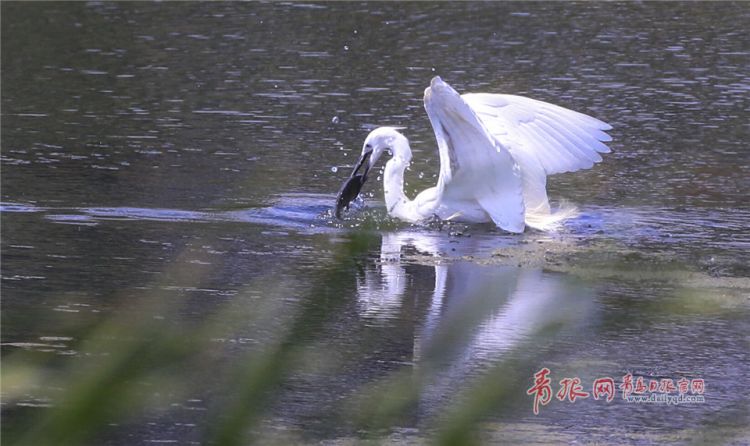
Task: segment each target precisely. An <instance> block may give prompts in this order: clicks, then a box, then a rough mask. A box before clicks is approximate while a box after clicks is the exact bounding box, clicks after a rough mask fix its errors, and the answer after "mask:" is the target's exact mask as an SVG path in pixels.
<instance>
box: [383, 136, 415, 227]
mask: <svg viewBox="0 0 750 446" xmlns="http://www.w3.org/2000/svg"><path fill="white" fill-rule="evenodd" d="M409 163H411V148H410V147H409V141H407V140H406V138H404V137H402V138H399V139H398V140H397V141H394V145H393V158H391V159H390V160H389V161H388V162H387V163H386V164H385V172H384V174H383V190H384V191H385V206H386V209H388V213H389V214H390V215H392V216H394V217H397V218H401V219H404V220H413V219H414V216H413V215H411V213H410V212H409V211H408V206H409V204H410V203H411V201H410V200H409V199H408V198H407V197H406V194H405V193H404V171H405V170H406V168H407V167H409Z"/></svg>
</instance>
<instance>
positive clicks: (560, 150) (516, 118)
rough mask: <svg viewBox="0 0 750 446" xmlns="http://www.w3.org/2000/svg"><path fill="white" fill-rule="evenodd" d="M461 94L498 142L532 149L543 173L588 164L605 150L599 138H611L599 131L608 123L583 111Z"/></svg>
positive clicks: (511, 98)
mask: <svg viewBox="0 0 750 446" xmlns="http://www.w3.org/2000/svg"><path fill="white" fill-rule="evenodd" d="M461 97H462V98H463V99H464V101H466V103H467V104H469V106H470V107H471V108H472V109H473V110H474V112H475V113H476V114H477V116H478V117H479V118H480V119H481V120H482V122H483V123H484V125H485V126H486V127H487V129H488V130H489V131H490V133H492V135H493V136H494V137H495V138H497V139H498V141H500V143H502V144H503V145H504V146H506V147H509V148H511V150H516V151H523V152H524V153H525V154H527V155H532V156H533V158H535V159H536V160H537V161H538V162H539V164H540V165H541V166H542V168H543V169H544V172H545V173H546V174H547V175H551V174H554V173H560V172H573V171H576V170H579V169H588V168H589V167H591V166H593V165H594V163H597V162H599V161H601V160H602V157H601V156H599V153H608V152H609V151H610V150H609V147H607V146H606V145H605V144H604V143H605V142H607V141H611V140H612V138H611V137H610V136H609V135H607V134H606V133H605V131H606V130H610V129H611V128H612V127H611V126H610V125H609V124H607V123H605V122H602V121H600V120H598V119H595V118H592V117H591V116H588V115H584V114H583V113H578V112H575V111H573V110H569V109H567V108H563V107H559V106H557V105H553V104H549V103H547V102H542V101H537V100H535V99H529V98H524V97H521V96H513V95H505V94H488V93H467V94H464V95H462V96H461ZM519 163H521V164H522V167H523V163H522V162H521V161H520V160H519Z"/></svg>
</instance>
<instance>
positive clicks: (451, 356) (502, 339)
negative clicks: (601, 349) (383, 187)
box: [357, 232, 595, 407]
mask: <svg viewBox="0 0 750 446" xmlns="http://www.w3.org/2000/svg"><path fill="white" fill-rule="evenodd" d="M476 243H477V241H476V240H475V238H460V237H459V238H456V237H449V236H447V235H444V234H442V233H438V234H435V233H416V232H397V233H386V234H383V238H382V243H381V251H380V259H379V262H373V264H371V265H368V267H367V268H365V270H364V272H363V274H362V275H361V277H359V278H358V283H357V300H358V308H359V314H360V316H361V317H362V318H364V319H366V320H367V321H368V322H369V323H370V324H373V325H383V324H388V323H392V322H393V321H394V320H396V319H399V318H401V319H403V318H404V317H408V316H409V315H412V317H413V321H412V324H413V327H414V328H413V331H412V332H413V339H411V340H410V341H406V342H412V343H413V345H412V348H411V350H412V362H413V367H414V369H415V373H419V374H421V378H420V382H421V383H422V384H428V385H426V387H425V388H424V389H423V390H422V392H421V397H420V399H421V400H422V401H423V402H425V400H431V399H433V398H434V399H435V400H434V401H433V402H434V403H435V404H437V403H438V401H439V400H441V399H442V398H444V397H445V395H446V394H451V393H453V392H454V391H456V390H457V389H458V388H459V387H460V385H461V384H462V383H464V382H465V380H466V377H467V376H477V375H480V374H482V372H483V371H484V370H487V369H489V368H491V367H492V366H493V365H494V364H497V363H498V362H499V361H502V360H503V359H504V357H505V356H507V355H508V354H510V353H511V352H518V353H524V354H527V356H528V354H530V355H531V356H532V357H536V358H537V359H538V360H539V361H541V362H544V361H545V358H547V357H549V355H552V354H554V352H555V351H557V350H558V349H559V348H560V347H561V345H562V346H565V345H566V344H567V345H568V346H570V345H573V344H574V343H575V342H576V339H578V337H580V336H585V333H586V330H587V327H590V326H591V325H592V324H593V323H595V322H593V321H594V320H595V317H594V313H595V311H594V300H593V291H592V290H591V289H589V288H587V287H586V286H585V285H583V284H582V283H580V282H579V281H577V280H574V279H571V278H569V277H567V276H565V275H562V274H559V273H552V272H546V271H543V270H542V269H541V268H524V267H518V266H507V265H482V264H479V263H476V262H473V261H467V260H463V259H462V258H461V256H464V255H469V254H470V253H472V252H474V251H475V250H476V249H477V246H476ZM449 252H450V253H451V255H450V256H448V255H447V254H446V253H449ZM430 269H432V270H434V275H431V274H429V270H430ZM430 276H432V277H430ZM433 278H434V283H430V282H431V281H432V280H433ZM430 288H431V289H432V292H431V293H430V292H429V291H425V290H429V289H430ZM425 300H426V302H425ZM420 301H421V302H420ZM407 307H408V308H407ZM413 308H418V310H413ZM435 404H428V407H434V406H435Z"/></svg>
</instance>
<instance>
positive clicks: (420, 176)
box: [418, 172, 424, 180]
mask: <svg viewBox="0 0 750 446" xmlns="http://www.w3.org/2000/svg"><path fill="white" fill-rule="evenodd" d="M418 176H419V179H420V180H421V179H422V178H424V172H419V175H418Z"/></svg>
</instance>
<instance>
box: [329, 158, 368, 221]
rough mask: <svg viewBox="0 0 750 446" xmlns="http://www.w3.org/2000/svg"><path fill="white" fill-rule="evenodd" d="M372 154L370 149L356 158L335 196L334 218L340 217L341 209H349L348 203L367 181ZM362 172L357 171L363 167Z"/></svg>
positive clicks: (355, 196)
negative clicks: (349, 173) (355, 163)
mask: <svg viewBox="0 0 750 446" xmlns="http://www.w3.org/2000/svg"><path fill="white" fill-rule="evenodd" d="M371 155H372V149H370V150H366V151H364V152H362V155H361V156H360V157H359V160H357V165H356V166H354V170H353V171H352V173H351V175H349V178H348V179H347V180H346V181H345V182H344V184H343V185H342V186H341V189H340V190H339V193H338V195H337V196H336V211H335V215H336V218H339V219H340V218H341V211H342V210H344V209H349V204H351V202H352V201H354V199H355V198H357V196H358V195H359V192H360V191H361V190H362V185H363V184H365V181H367V174H368V173H369V172H370V163H369V161H370V156H371ZM363 168H364V170H363V171H362V173H358V172H359V170H360V169H363Z"/></svg>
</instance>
